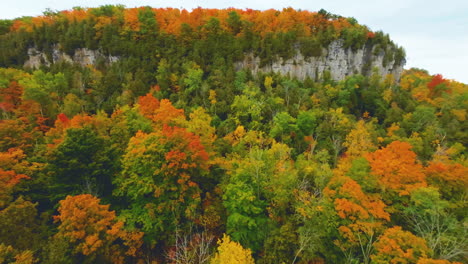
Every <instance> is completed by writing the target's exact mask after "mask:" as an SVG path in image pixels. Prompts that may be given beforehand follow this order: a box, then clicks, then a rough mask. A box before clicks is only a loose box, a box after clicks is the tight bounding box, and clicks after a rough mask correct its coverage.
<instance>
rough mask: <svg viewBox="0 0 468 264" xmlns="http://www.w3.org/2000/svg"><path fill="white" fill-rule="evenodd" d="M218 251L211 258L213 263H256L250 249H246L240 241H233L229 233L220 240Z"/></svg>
mask: <svg viewBox="0 0 468 264" xmlns="http://www.w3.org/2000/svg"><path fill="white" fill-rule="evenodd" d="M217 251H218V252H216V254H215V255H214V257H213V258H212V259H211V261H210V263H211V264H254V263H255V262H254V259H253V258H252V252H251V251H250V249H244V248H243V247H242V246H241V245H240V244H239V243H237V242H234V241H231V239H230V238H229V236H228V235H226V234H224V235H223V238H222V239H219V240H218V249H217Z"/></svg>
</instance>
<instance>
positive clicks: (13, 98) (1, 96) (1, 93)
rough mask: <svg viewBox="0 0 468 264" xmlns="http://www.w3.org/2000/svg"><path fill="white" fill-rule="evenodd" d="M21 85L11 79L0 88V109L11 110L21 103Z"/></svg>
mask: <svg viewBox="0 0 468 264" xmlns="http://www.w3.org/2000/svg"><path fill="white" fill-rule="evenodd" d="M22 95H23V87H21V86H20V85H19V84H18V83H17V82H16V81H11V82H10V85H9V86H8V87H7V88H0V109H2V110H3V111H5V112H11V111H13V110H14V109H15V108H17V107H18V106H19V105H20V103H21V96H22Z"/></svg>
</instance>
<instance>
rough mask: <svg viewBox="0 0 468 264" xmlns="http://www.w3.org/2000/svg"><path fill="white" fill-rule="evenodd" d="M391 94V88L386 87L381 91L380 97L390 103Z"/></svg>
mask: <svg viewBox="0 0 468 264" xmlns="http://www.w3.org/2000/svg"><path fill="white" fill-rule="evenodd" d="M392 96H393V92H392V89H390V88H388V89H386V90H385V91H384V92H383V95H382V98H383V99H384V100H385V102H387V103H390V102H391V101H392Z"/></svg>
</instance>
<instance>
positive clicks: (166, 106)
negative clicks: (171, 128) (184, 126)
mask: <svg viewBox="0 0 468 264" xmlns="http://www.w3.org/2000/svg"><path fill="white" fill-rule="evenodd" d="M138 104H139V106H140V112H141V114H143V115H144V116H145V117H147V118H149V119H151V120H152V121H153V122H154V123H156V124H157V125H164V124H166V125H176V124H180V123H181V122H183V121H184V120H185V115H184V110H183V109H177V108H175V107H174V106H173V105H172V103H171V101H169V100H167V99H162V100H161V101H159V100H158V99H156V98H154V97H153V95H151V94H149V93H148V94H147V95H145V96H140V98H139V100H138Z"/></svg>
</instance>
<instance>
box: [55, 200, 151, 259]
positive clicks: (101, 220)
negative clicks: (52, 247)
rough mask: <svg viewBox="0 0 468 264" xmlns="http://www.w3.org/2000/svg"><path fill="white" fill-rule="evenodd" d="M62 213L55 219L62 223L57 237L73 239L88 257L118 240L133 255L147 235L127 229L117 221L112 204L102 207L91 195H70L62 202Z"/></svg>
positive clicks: (71, 240)
mask: <svg viewBox="0 0 468 264" xmlns="http://www.w3.org/2000/svg"><path fill="white" fill-rule="evenodd" d="M58 212H59V215H56V216H54V221H55V222H60V225H59V227H58V229H59V232H58V234H57V235H58V236H63V237H65V238H67V239H69V241H70V242H71V243H73V244H75V245H76V251H77V252H81V253H82V254H84V255H92V254H95V253H96V252H97V251H99V250H101V249H104V248H107V247H109V246H110V245H111V244H112V243H113V242H114V241H115V240H116V239H118V238H120V239H122V240H124V241H125V242H124V244H126V245H131V248H130V249H129V251H127V253H128V254H130V255H134V254H135V250H136V248H138V247H139V246H140V245H141V238H142V236H143V233H141V232H128V231H126V230H123V229H122V228H123V223H122V222H120V221H117V219H116V216H115V212H114V211H110V210H109V205H102V204H100V200H99V199H98V198H96V197H94V196H92V195H90V194H81V195H76V196H67V198H65V200H62V201H60V207H59V209H58ZM128 254H127V255H128Z"/></svg>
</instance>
